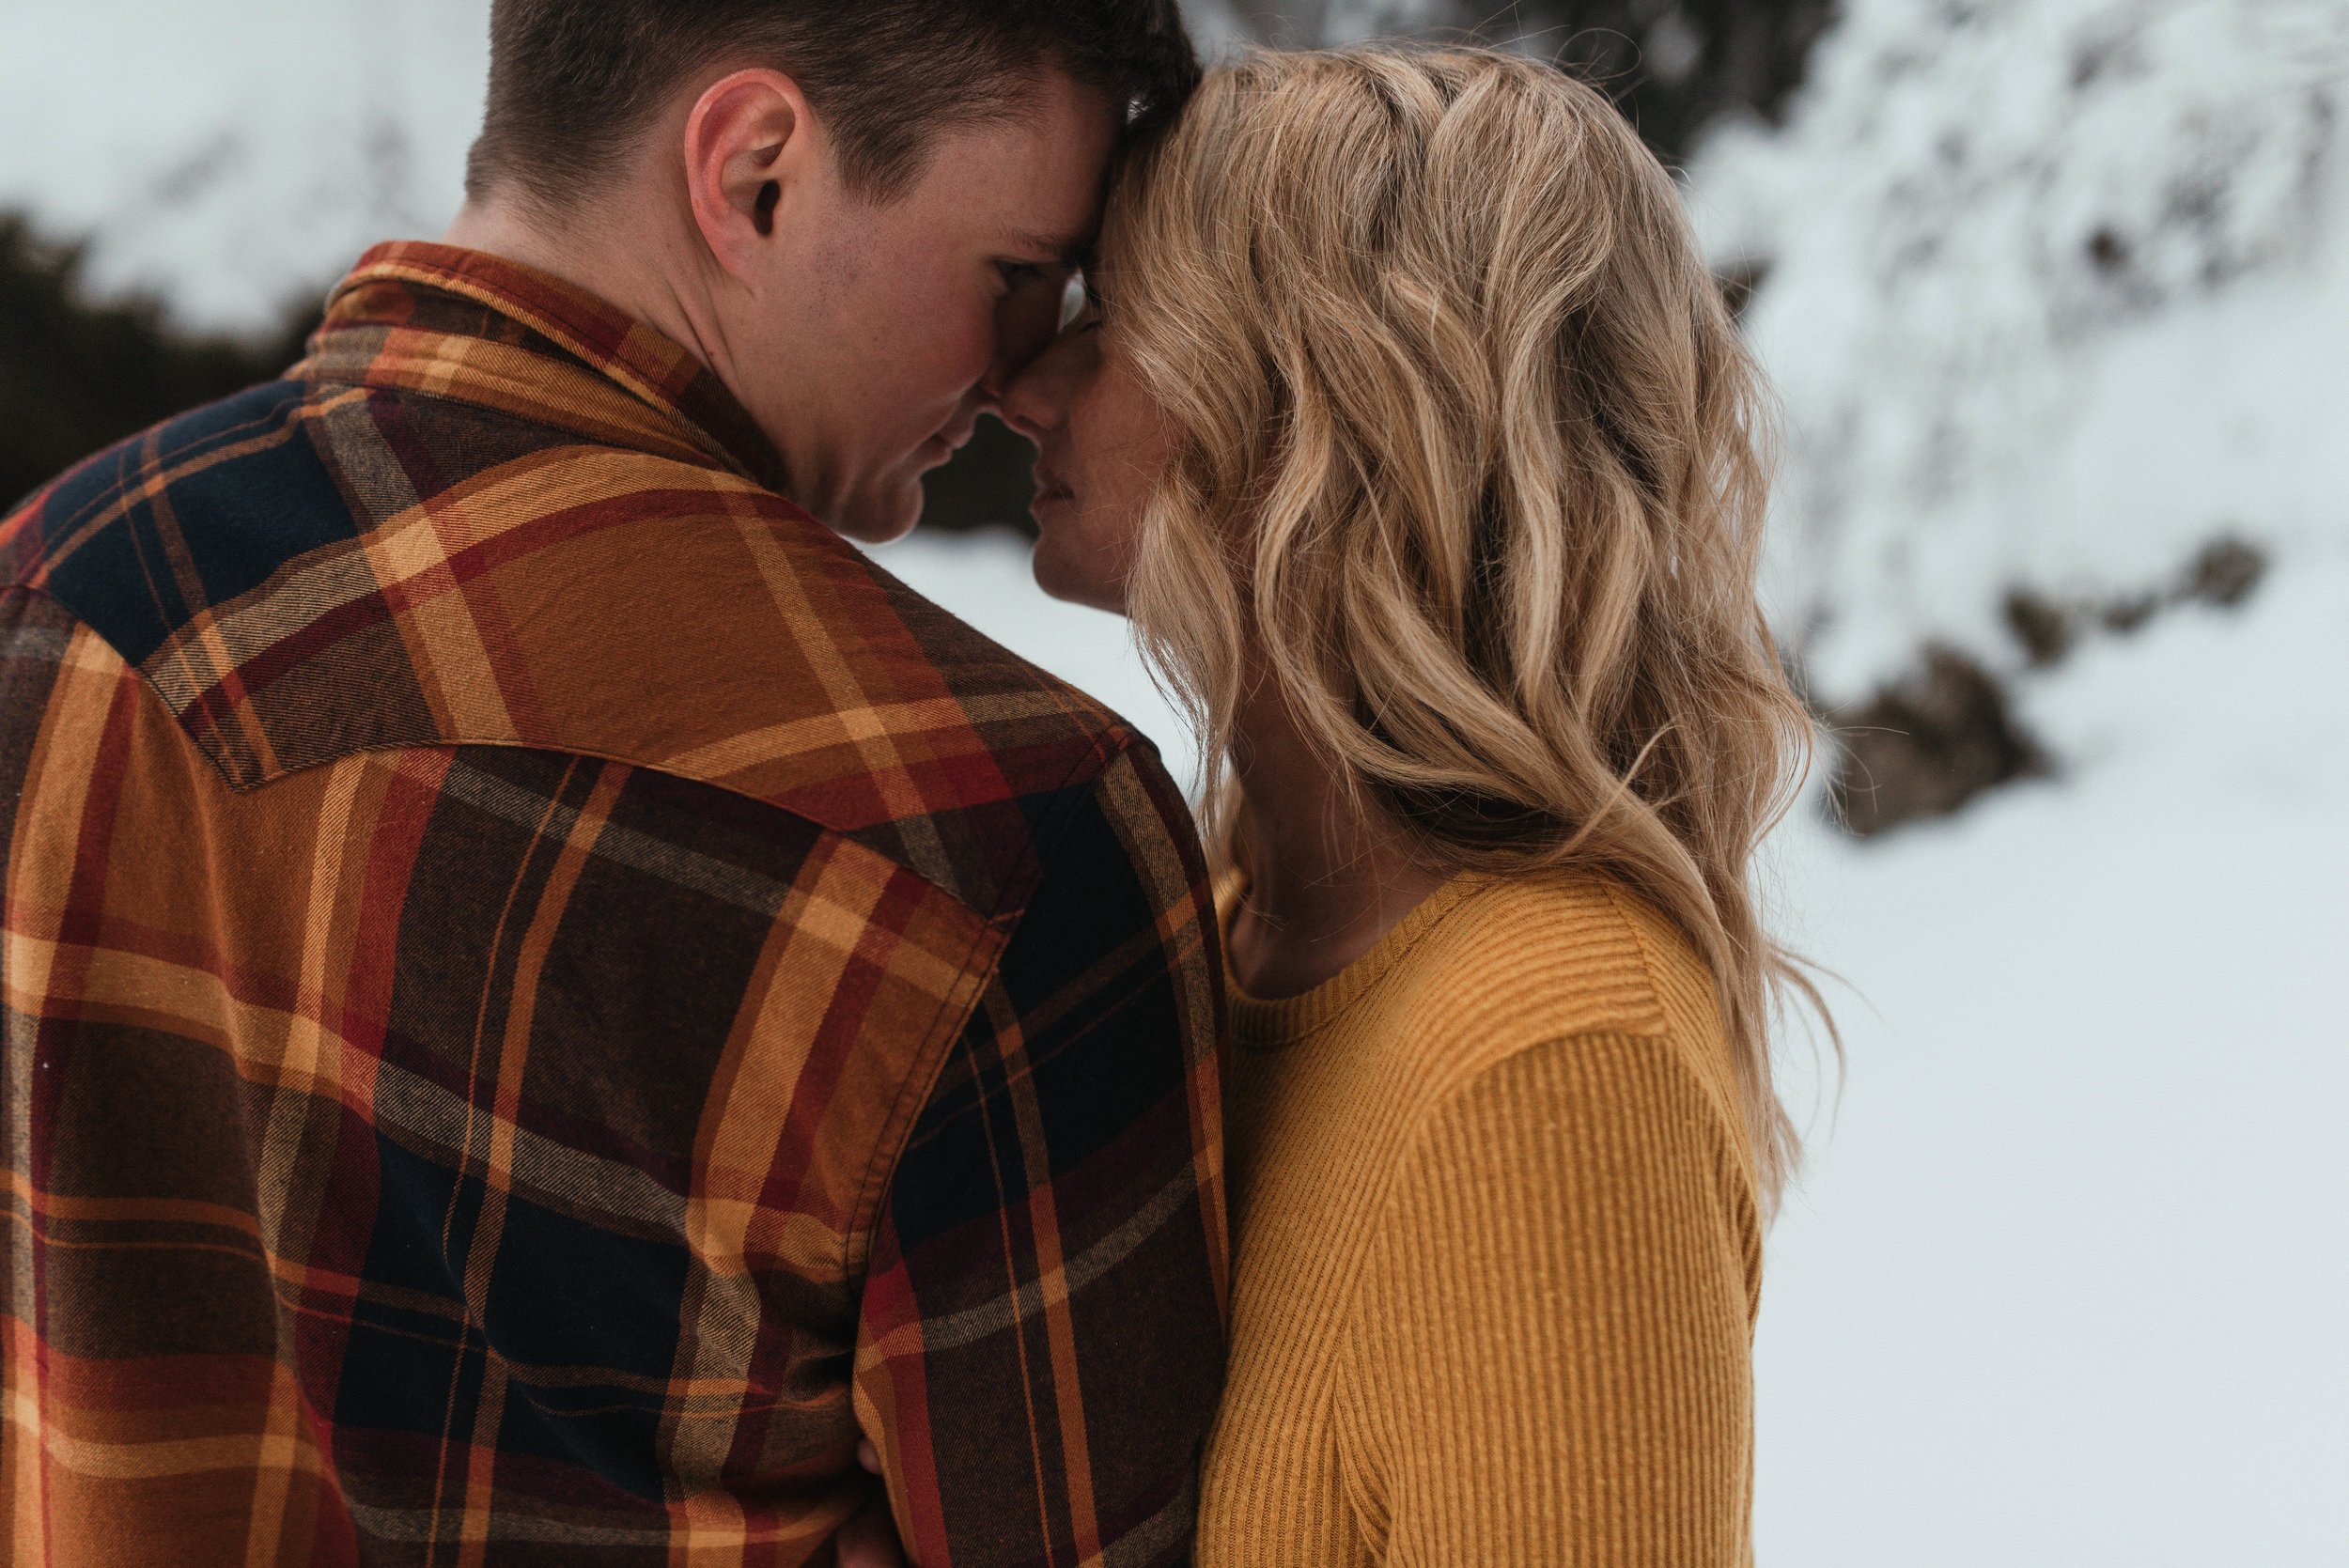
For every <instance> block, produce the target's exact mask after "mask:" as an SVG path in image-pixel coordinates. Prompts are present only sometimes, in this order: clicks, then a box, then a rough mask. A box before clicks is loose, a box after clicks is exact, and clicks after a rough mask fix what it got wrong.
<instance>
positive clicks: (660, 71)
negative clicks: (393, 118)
mask: <svg viewBox="0 0 2349 1568" xmlns="http://www.w3.org/2000/svg"><path fill="white" fill-rule="evenodd" d="M722 64H724V65H739V66H761V65H763V66H770V67H772V68H774V69H776V70H782V71H785V72H786V74H788V75H789V76H790V77H791V78H792V79H793V80H794V81H796V82H797V83H798V84H799V85H800V89H801V91H802V92H804V93H805V94H806V95H807V100H808V103H809V105H810V106H811V107H812V108H814V109H815V111H816V112H817V114H818V115H819V116H823V118H824V121H825V123H826V125H827V127H828V128H829V129H830V131H831V132H832V138H833V141H834V144H835V146H836V147H837V148H838V156H839V160H840V166H841V172H842V174H843V176H844V177H845V178H846V179H848V182H849V184H850V185H851V186H852V187H854V188H855V189H857V190H860V191H862V192H863V193H864V194H868V195H871V196H874V197H876V198H879V199H884V200H885V199H887V198H889V197H891V196H893V195H896V194H902V193H903V192H904V190H905V189H906V188H907V187H908V186H910V184H911V183H912V182H913V180H914V179H916V178H917V177H918V176H919V174H920V173H921V169H922V164H923V159H924V155H925V154H926V152H927V150H928V148H929V146H930V144H931V142H932V140H933V139H934V138H935V137H936V135H937V134H938V133H939V132H941V131H943V130H946V129H948V128H950V127H955V126H959V125H966V124H971V123H975V122H979V121H983V120H986V119H988V118H991V117H994V116H1000V115H1002V114H1004V113H1006V112H1008V111H1009V110H1011V109H1012V108H1013V107H1014V106H1015V105H1017V104H1018V103H1019V101H1021V99H1022V98H1023V96H1024V94H1025V92H1026V90H1027V89H1028V88H1030V87H1031V86H1032V85H1034V82H1035V79H1036V77H1037V75H1038V73H1039V72H1040V71H1042V70H1045V69H1047V68H1057V69H1059V70H1064V71H1066V72H1067V73H1068V74H1069V75H1070V76H1071V77H1073V78H1074V79H1076V80H1077V81H1078V82H1080V83H1082V84H1084V85H1088V86H1092V87H1096V88H1098V89H1100V90H1102V91H1103V92H1105V93H1107V94H1108V95H1109V97H1110V100H1111V101H1112V102H1113V103H1116V104H1119V105H1121V106H1123V107H1124V108H1125V109H1126V111H1127V118H1128V122H1129V123H1132V124H1135V125H1137V126H1139V125H1141V124H1143V123H1144V122H1150V121H1156V120H1159V119H1161V118H1163V117H1165V116H1169V115H1171V114H1172V113H1173V112H1174V111H1175V109H1177V108H1179V107H1180V106H1181V104H1182V102H1183V101H1184V100H1185V99H1186V98H1188V97H1189V96H1190V90H1191V88H1192V87H1194V86H1195V85H1197V84H1198V81H1199V59H1198V55H1197V54H1195V53H1194V52H1193V50H1192V48H1191V44H1190V36H1189V34H1188V33H1186V32H1185V30H1184V27H1183V18H1182V9H1181V7H1180V4H1179V3H1178V0H495V4H493V5H492V6H491V7H490V104H489V113H488V116H487V117H486V119H485V121H484V124H483V127H482V132H481V138H480V140H479V141H477V142H476V143H474V149H473V157H472V160H471V162H470V163H469V165H468V167H467V169H466V175H465V190H466V194H468V195H469V196H473V197H474V198H479V197H481V196H482V195H484V194H487V193H488V192H489V191H490V190H491V189H492V188H495V187H509V188H512V189H514V190H517V191H518V192H519V193H520V194H521V195H522V196H523V197H524V199H526V200H529V201H532V202H534V203H535V204H537V205H538V206H540V207H541V208H543V209H546V210H553V211H562V210H568V209H570V208H572V207H575V206H576V205H578V204H579V203H580V202H582V201H583V200H584V199H586V198H588V197H590V196H592V195H593V194H594V193H595V191H596V189H597V187H598V185H599V183H600V182H602V181H603V180H604V179H607V178H609V177H610V175H611V174H612V173H613V171H614V167H615V166H616V165H617V164H618V163H619V162H620V161H621V160H622V159H623V158H624V157H625V156H626V155H627V154H628V152H629V151H630V148H631V147H633V145H634V144H635V142H636V140H637V138H639V137H640V136H642V135H643V134H644V132H645V131H646V128H647V127H648V126H649V125H650V123H651V121H652V119H653V117H654V116H656V115H657V114H659V113H660V110H661V105H662V104H663V103H665V102H666V101H668V99H669V98H670V96H671V95H672V94H673V93H675V92H677V90H678V89H679V88H681V87H682V86H683V85H685V83H686V80H687V79H688V78H689V77H690V76H692V74H693V73H694V72H696V71H698V70H705V69H708V68H710V67H714V66H718V65H722Z"/></svg>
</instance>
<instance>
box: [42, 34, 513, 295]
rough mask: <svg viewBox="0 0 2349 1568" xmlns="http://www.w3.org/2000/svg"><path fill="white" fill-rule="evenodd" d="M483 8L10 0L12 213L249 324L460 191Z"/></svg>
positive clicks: (447, 212)
mask: <svg viewBox="0 0 2349 1568" xmlns="http://www.w3.org/2000/svg"><path fill="white" fill-rule="evenodd" d="M489 17H490V7H489V3H488V0H400V3H399V4H398V5H397V6H385V5H381V4H370V3H368V0H204V3H203V4H201V5H160V4H157V3H155V0H73V3H72V4H71V5H63V4H60V3H59V0H0V149H5V150H4V151H0V208H11V207H13V208H21V209H26V210H31V211H32V212H33V213H34V214H35V215H36V216H37V217H38V218H39V220H40V221H41V224H42V226H43V227H44V229H46V230H47V231H48V232H49V233H51V234H53V235H55V236H57V237H59V238H67V239H74V238H84V237H86V238H88V239H90V240H91V241H93V245H92V252H91V257H90V267H89V273H88V277H89V281H90V283H91V284H92V285H93V287H95V288H96V289H97V290H98V291H99V292H100V293H102V294H113V293H117V292H120V291H122V290H124V289H127V288H133V287H135V288H141V289H145V290H148V291H150V292H154V293H157V294H160V295H161V296H162V297H163V298H164V299H165V300H166V301H167V302H168V303H169V304H170V306H171V308H172V312H173V315H174V316H175V317H176V318H178V319H179V320H180V321H182V322H184V323H186V324H187V325H190V326H192V327H197V328H208V329H214V330H228V331H244V332H257V331H261V330H265V329H268V328H272V327H274V326H275V325H276V324H277V323H278V321H279V319H280V318H281V317H282V316H283V315H284V313H285V312H286V311H287V310H288V307H289V306H291V305H293V304H294V303H297V302H303V301H307V300H310V299H313V298H316V297H320V296H322V295H323V294H324V292H325V290H326V288H327V287H329V286H330V285H332V284H333V283H334V280H335V279H337V278H339V277H341V276H342V275H343V273H344V272H347V271H349V270H350V264H351V263H352V262H353V261H355V260H357V259H358V257H359V254H360V253H361V252H362V251H364V250H366V248H367V246H369V245H371V244H373V243H374V242H375V241H379V240H388V239H428V238H431V237H433V236H435V235H438V234H439V233H440V232H441V231H442V230H443V228H445V227H446V226H447V225H448V221H449V219H450V218H452V217H454V216H455V215H456V212H457V209H458V206H459V204H460V203H461V202H462V201H463V199H464V174H465V151H466V149H467V148H468V147H471V146H472V144H473V137H474V132H475V131H476V130H478V129H479V126H480V121H481V103H482V97H483V93H484V91H485V89H486V85H487V83H488V80H489V70H490V45H489Z"/></svg>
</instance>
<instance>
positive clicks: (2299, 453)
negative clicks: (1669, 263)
mask: <svg viewBox="0 0 2349 1568" xmlns="http://www.w3.org/2000/svg"><path fill="white" fill-rule="evenodd" d="M2345 87H2349V6H2343V5H2341V3H2340V0H2182V3H2181V0H2124V3H2121V4H2113V3H2111V0H1976V3H1967V4H1957V3H1948V0H1850V4H1849V6H1848V9H1847V13H1846V16H1845V19H1844V21H1843V23H1842V24H1841V25H1840V26H1839V28H1838V29H1837V30H1836V31H1835V32H1833V33H1831V34H1830V35H1829V36H1828V38H1827V39H1825V40H1824V41H1823V42H1822V44H1821V45H1820V47H1819V49H1818V51H1817V53H1816V54H1814V56H1813V59H1812V70H1811V78H1810V84H1809V85H1808V86H1807V87H1806V88H1805V89H1804V91H1803V93H1802V94H1801V96H1800V97H1799V98H1798V99H1797V103H1796V105H1795V107H1794V110H1793V112H1792V115H1791V116H1790V120H1789V124H1788V125H1787V127H1786V129H1785V130H1784V131H1782V132H1764V131H1762V130H1760V129H1758V128H1751V127H1740V128H1733V129H1731V130H1729V131H1727V132H1723V133H1721V134H1719V135H1718V136H1716V137H1715V138H1714V139H1713V140H1712V142H1711V143H1710V144H1709V145H1708V147H1706V148H1705V149H1704V150H1703V153H1702V154H1701V155H1700V156H1699V158H1698V159H1697V160H1696V162H1695V164H1694V166H1693V168H1692V170H1691V176H1690V198H1691V209H1692V210H1693V212H1694V213H1695V215H1696V217H1697V221H1698V223H1699V225H1700V229H1701V231H1702V232H1703V236H1704V238H1705V241H1706V244H1707V247H1708V250H1709V251H1710V253H1711V254H1712V256H1713V257H1714V258H1715V261H1716V264H1717V265H1718V266H1719V267H1721V268H1722V269H1723V270H1724V271H1727V270H1730V269H1733V268H1745V269H1757V270H1760V271H1761V272H1762V283H1761V286H1760V287H1759V288H1758V290H1757V291H1756V293H1755V295H1754V297H1753V299H1752V302H1751V303H1750V307H1749V310H1748V314H1747V318H1746V319H1747V323H1748V326H1749V328H1750V334H1751V337H1752V341H1753V342H1754V344H1755V346H1756V348H1757V349H1758V351H1759V352H1760V354H1761V356H1762V359H1763V361H1764V363H1765V365H1766V367H1767V369H1768V370H1769V372H1770V374H1771V376H1772V378H1773V379H1774V380H1775V382H1776V384H1777V387H1778V389H1779V392H1780V394H1781V396H1782V398H1783V400H1784V408H1785V417H1786V430H1787V437H1788V441H1787V448H1786V453H1785V461H1784V467H1783V471H1782V478H1781V486H1780V489H1779V504H1778V509H1777V516H1776V526H1775V534H1776V536H1777V538H1776V547H1775V555H1774V558H1773V560H1772V563H1771V591H1772V598H1773V602H1774V605H1775V607H1776V609H1777V611H1778V613H1779V616H1780V619H1781V626H1782V627H1783V628H1784V629H1785V630H1786V632H1787V633H1788V636H1789V640H1790V641H1791V642H1792V644H1794V646H1795V647H1796V648H1797V651H1798V652H1799V653H1800V655H1801V656H1802V658H1803V660H1804V661H1805V663H1806V666H1807V669H1808V673H1809V675H1810V677H1811V680H1812V685H1813V689H1814V691H1818V692H1819V693H1820V694H1822V695H1823V696H1825V697H1826V698H1828V700H1830V701H1848V700H1850V699H1852V698H1854V697H1857V696H1859V694H1861V693H1862V692H1864V691H1867V690H1868V689H1870V688H1871V687H1872V686H1875V685H1876V684H1879V683H1882V682H1884V681H1887V680H1890V679H1891V678H1893V677H1895V676H1897V675H1899V674H1900V673H1901V672H1902V671H1903V670H1904V669H1906V668H1907V667H1909V666H1910V665H1911V664H1912V663H1913V661H1914V660H1915V659H1916V658H1917V654H1918V650H1919V648H1920V646H1921V644H1924V643H1927V642H1940V643H1944V644H1950V645H1952V646H1954V647H1957V648H1959V649H1962V650H1964V651H1966V652H1968V654H1970V655H1972V656H1973V657H1974V658H1975V659H1976V660H1978V661H1980V662H1982V663H1983V664H1985V665H1987V666H1990V667H1994V668H1997V667H2006V666H2012V665H2014V664H2015V663H2017V662H2018V661H2019V658H2020V650H2018V649H2017V648H2016V647H2015V644H2014V643H2013V641H2012V640H2011V638H2010V636H2009V634H2008V632H2007V629H2006V627H2005V625H2004V617H2003V614H2002V606H2003V604H2004V601H2005V598H2006V596H2007V595H2008V593H2009V592H2010V590H2012V589H2014V588H2015V587H2017V586H2028V587H2030V588H2032V589H2034V590H2036V591H2039V592H2041V593H2043V594H2046V595H2051V596H2056V597H2095V598H2112V597H2116V596H2121V595H2125V594H2127V593H2131V592H2136V591H2140V590H2142V589H2144V588H2147V587H2149V586H2150V585H2152V584H2154V583H2155V582H2162V581H2166V580H2168V579H2169V578H2170V577H2171V576H2173V575H2174V574H2175V573H2176V572H2177V571H2178V569H2179V568H2180V567H2181V565H2182V564H2183V563H2185V562H2186V561H2187V560H2189V559H2190V558H2191V557H2192V556H2193V555H2194V554H2195V552H2196V551H2198V550H2199V549H2200V548H2201V546H2203V545H2204V544H2205V543H2206V542H2207V541H2208V540H2209V539H2211V538H2212V537H2213V536H2218V535H2222V534H2223V535H2232V536H2241V537H2244V538H2247V539H2248V540H2250V541H2251V542H2252V543H2254V544H2257V545H2261V546H2263V547H2264V548H2266V549H2268V550H2270V551H2274V552H2275V553H2277V554H2278V555H2279V558H2280V559H2282V560H2284V561H2287V562H2288V561H2289V560H2290V559H2292V558H2294V557H2298V556H2304V555H2308V554H2311V553H2324V552H2330V551H2339V550H2341V548H2342V547H2343V546H2345V545H2349V510H2344V504H2343V503H2342V502H2341V499H2340V498H2341V496H2342V495H2343V494H2345V493H2349V483H2345V482H2349V442H2344V441H2342V440H2341V438H2340V434H2339V432H2340V431H2341V429H2342V428H2343V427H2344V425H2349V390H2345V389H2344V382H2343V380H2342V378H2341V376H2340V375H2339V374H2338V371H2337V365H2338V362H2339V359H2340V357H2341V352H2342V350H2343V349H2349V148H2344V147H2343V145H2342V142H2343V132H2342V131H2341V127H2340V125H2339V120H2340V117H2341V110H2342V108H2343V107H2344V104H2343V96H2344V88H2345Z"/></svg>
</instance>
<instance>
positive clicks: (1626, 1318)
mask: <svg viewBox="0 0 2349 1568" xmlns="http://www.w3.org/2000/svg"><path fill="white" fill-rule="evenodd" d="M1741 1139H1742V1134H1741V1133H1740V1132H1739V1131H1737V1130H1736V1129H1735V1128H1733V1127H1732V1126H1729V1125H1728V1122H1727V1117H1726V1116H1725V1115H1724V1113H1723V1111H1722V1109H1721V1108H1720V1106H1719V1102H1718V1101H1717V1100H1715V1099H1714V1098H1713V1097H1711V1096H1709V1095H1708V1094H1706V1093H1705V1092H1704V1090H1703V1087H1702V1086H1701V1084H1700V1082H1699V1080H1698V1079H1697V1077H1696V1076H1695V1074H1694V1073H1693V1072H1692V1071H1691V1069H1690V1067H1689V1066H1688V1063H1686V1062H1685V1061H1683V1060H1682V1059H1681V1058H1680V1056H1679V1055H1678V1052H1677V1048H1676V1047H1675V1046H1674V1045H1673V1044H1672V1041H1671V1040H1670V1039H1669V1038H1664V1037H1657V1036H1642V1035H1613V1034H1608V1035H1579V1036H1575V1037H1573V1038H1568V1039H1561V1040H1555V1041H1551V1042H1548V1043H1547V1044H1544V1045H1541V1046H1537V1047H1534V1048H1531V1049H1528V1050H1526V1051H1523V1052H1520V1053H1518V1054H1517V1055H1514V1056H1511V1057H1509V1058H1507V1059H1505V1060H1503V1061H1501V1062H1500V1063H1497V1064H1495V1065H1493V1066H1492V1067H1489V1068H1487V1069H1486V1070H1485V1071H1484V1072H1483V1073H1482V1074H1481V1075H1480V1076H1479V1077H1477V1078H1476V1079H1472V1080H1471V1081H1470V1083H1469V1084H1468V1085H1466V1086H1465V1087H1464V1088H1463V1089H1461V1090H1460V1091H1458V1092H1457V1093H1455V1094H1453V1095H1452V1096H1451V1097H1449V1098H1448V1099H1447V1100H1446V1101H1445V1102H1444V1103H1443V1104H1442V1105H1441V1106H1440V1107H1439V1109H1438V1110H1436V1112H1435V1113H1434V1114H1433V1115H1432V1117H1431V1118H1430V1120H1429V1121H1428V1123H1427V1124H1426V1126H1424V1128H1423V1131H1422V1132H1421V1133H1420V1134H1419V1136H1418V1137H1417V1139H1416V1140H1415V1141H1414V1143H1413V1144H1412V1146H1411V1147H1410V1149H1409V1151H1408V1154H1407V1156H1406V1157H1405V1159H1404V1162H1403V1165H1402V1168H1401V1169H1400V1170H1399V1172H1397V1177H1396V1182H1395V1187H1394V1189H1393V1192H1392V1195H1391V1198H1390V1200H1389V1203H1388V1206H1387V1208H1386V1211H1385V1213H1384V1214H1383V1216H1382V1217H1381V1219H1380V1222H1379V1225H1378V1230H1377V1234H1376V1236H1375V1238H1374V1240H1373V1242H1372V1246H1371V1249H1370V1251H1369V1254H1368V1255H1367V1256H1366V1257H1365V1259H1364V1269H1363V1274H1362V1276H1361V1285H1360V1287H1359V1292H1360V1293H1359V1295H1358V1296H1357V1297H1356V1303H1355V1312H1354V1314H1353V1317H1352V1319H1351V1323H1350V1327H1349V1331H1348V1334H1347V1337H1346V1346H1345V1350H1344V1354H1345V1356H1346V1364H1345V1365H1344V1367H1343V1368H1342V1371H1341V1375H1340V1379H1339V1385H1338V1387H1339V1392H1338V1395H1337V1400H1338V1408H1337V1411H1336V1416H1337V1421H1338V1427H1339V1433H1340V1442H1341V1446H1342V1449H1343V1451H1344V1452H1345V1463H1346V1488H1347V1492H1348V1494H1349V1497H1350V1499H1351V1501H1352V1503H1353V1505H1354V1508H1355V1510H1356V1512H1357V1514H1358V1516H1359V1518H1360V1519H1361V1524H1362V1526H1363V1529H1364V1531H1365V1533H1366V1535H1367V1536H1368V1537H1369V1540H1370V1543H1371V1545H1372V1546H1373V1548H1374V1550H1375V1551H1377V1556H1378V1559H1379V1560H1381V1561H1383V1562H1387V1563H1392V1564H1423V1563H1424V1564H1440V1563H1460V1562H1476V1563H1481V1564H1493V1565H1501V1564H1514V1563H1529V1564H1530V1563H1543V1564H1592V1565H1598V1564H1605V1565H1607V1568H1641V1565H1646V1564H1655V1565H1657V1568H1665V1565H1670V1568H1712V1565H1716V1564H1719V1565H1722V1568H1731V1565H1735V1564H1737V1563H1740V1562H1743V1561H1745V1560H1747V1554H1748V1551H1749V1545H1748V1516H1749V1512H1750V1496H1751V1454H1752V1379H1751V1361H1750V1344H1751V1336H1752V1304H1753V1300H1754V1296H1753V1289H1754V1284H1755V1281H1756V1279H1757V1269H1758V1256H1759V1230H1758V1226H1757V1223H1756V1219H1755V1211H1754V1203H1753V1189H1752V1184H1751V1180H1750V1176H1749V1175H1748V1174H1747V1173H1746V1172H1747V1167H1746V1164H1745V1162H1744V1161H1743V1159H1742V1158H1741V1157H1740V1150H1741Z"/></svg>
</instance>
